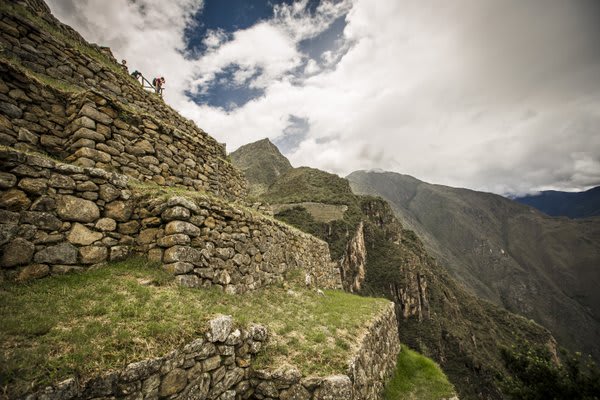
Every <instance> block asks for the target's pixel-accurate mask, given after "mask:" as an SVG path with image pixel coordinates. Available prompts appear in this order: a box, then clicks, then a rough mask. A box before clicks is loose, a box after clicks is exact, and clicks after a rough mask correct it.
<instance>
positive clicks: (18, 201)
mask: <svg viewBox="0 0 600 400" xmlns="http://www.w3.org/2000/svg"><path fill="white" fill-rule="evenodd" d="M30 205H31V200H29V198H28V197H27V195H26V194H25V192H23V191H21V190H18V189H10V190H7V191H5V192H2V193H0V207H1V208H4V209H6V210H10V211H21V210H27V209H28V208H29V206H30Z"/></svg>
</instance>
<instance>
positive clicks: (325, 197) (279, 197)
mask: <svg viewBox="0 0 600 400" xmlns="http://www.w3.org/2000/svg"><path fill="white" fill-rule="evenodd" d="M263 198H264V199H265V200H266V201H268V202H269V203H272V204H289V203H302V202H305V201H314V202H317V203H326V204H346V205H348V206H350V205H351V204H355V203H356V197H355V196H354V194H353V193H352V190H350V185H349V184H348V181H347V180H346V179H344V178H340V177H339V176H337V175H334V174H330V173H328V172H325V171H320V170H318V169H314V168H308V167H300V168H294V169H291V170H289V171H288V172H286V173H285V174H283V175H281V176H280V177H279V178H278V179H277V181H275V183H273V184H272V185H271V187H270V188H269V191H268V192H267V193H265V194H264V195H263Z"/></svg>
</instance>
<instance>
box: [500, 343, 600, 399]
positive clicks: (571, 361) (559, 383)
mask: <svg viewBox="0 0 600 400" xmlns="http://www.w3.org/2000/svg"><path fill="white" fill-rule="evenodd" d="M502 356H503V359H504V362H505V364H506V367H507V369H508V370H509V371H510V372H511V374H512V375H511V376H510V377H506V378H505V379H504V380H503V382H502V386H503V389H504V392H505V393H506V394H508V395H510V396H511V398H513V399H520V400H543V399H554V400H571V399H584V400H597V399H600V369H599V368H598V366H597V365H596V364H595V363H594V362H593V361H592V360H591V358H588V359H584V358H583V357H582V356H581V354H580V353H575V354H572V353H570V352H568V351H566V350H563V357H562V364H560V363H558V359H557V358H556V356H555V355H552V354H551V353H550V352H549V351H548V348H546V347H543V346H537V345H533V344H532V343H529V342H522V343H519V345H517V346H512V347H510V348H509V347H505V348H503V349H502Z"/></svg>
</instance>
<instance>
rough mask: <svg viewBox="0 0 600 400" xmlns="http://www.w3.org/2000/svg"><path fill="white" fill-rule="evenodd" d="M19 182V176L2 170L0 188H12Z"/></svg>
mask: <svg viewBox="0 0 600 400" xmlns="http://www.w3.org/2000/svg"><path fill="white" fill-rule="evenodd" d="M16 184H17V177H16V176H14V175H13V174H9V173H8V172H0V189H2V190H5V189H10V188H11V187H14V186H15V185H16Z"/></svg>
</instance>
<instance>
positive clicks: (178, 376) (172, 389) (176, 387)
mask: <svg viewBox="0 0 600 400" xmlns="http://www.w3.org/2000/svg"><path fill="white" fill-rule="evenodd" d="M185 385H187V374H186V372H185V370H183V369H181V368H175V369H174V370H172V371H171V372H169V373H168V374H167V375H165V377H164V378H163V379H162V382H161V383H160V390H159V395H160V397H167V396H171V395H173V394H176V393H179V392H181V391H182V390H183V389H184V388H185Z"/></svg>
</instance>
